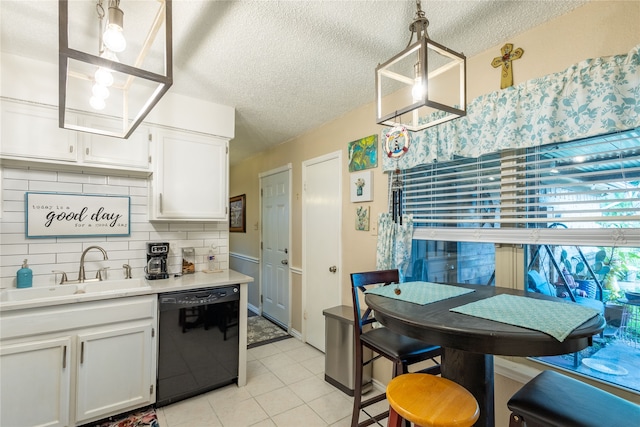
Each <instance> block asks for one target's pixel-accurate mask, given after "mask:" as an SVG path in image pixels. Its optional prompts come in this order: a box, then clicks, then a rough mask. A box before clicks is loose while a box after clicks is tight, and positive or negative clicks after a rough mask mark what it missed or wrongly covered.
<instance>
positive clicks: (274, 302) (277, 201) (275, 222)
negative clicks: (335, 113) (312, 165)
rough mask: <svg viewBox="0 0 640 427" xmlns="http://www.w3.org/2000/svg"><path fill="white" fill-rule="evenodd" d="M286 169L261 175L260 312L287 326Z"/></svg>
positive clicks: (288, 198) (288, 202) (288, 199)
mask: <svg viewBox="0 0 640 427" xmlns="http://www.w3.org/2000/svg"><path fill="white" fill-rule="evenodd" d="M289 181H290V171H289V168H287V170H284V171H280V172H276V173H271V174H266V175H264V176H261V180H260V184H261V189H262V225H263V227H262V275H261V277H262V279H261V282H262V314H263V316H265V317H267V318H269V319H271V320H274V321H276V322H277V323H279V324H281V325H282V326H284V327H286V328H288V327H289V248H290V243H289V228H290V221H289V209H290V208H289V205H290V191H289V187H290V185H289Z"/></svg>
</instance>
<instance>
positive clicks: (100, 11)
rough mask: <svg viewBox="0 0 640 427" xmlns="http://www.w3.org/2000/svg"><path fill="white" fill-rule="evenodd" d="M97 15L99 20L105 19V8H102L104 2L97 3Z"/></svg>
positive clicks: (100, 0) (99, 0)
mask: <svg viewBox="0 0 640 427" xmlns="http://www.w3.org/2000/svg"><path fill="white" fill-rule="evenodd" d="M96 13H97V14H98V19H102V18H104V7H103V6H102V0H98V3H96Z"/></svg>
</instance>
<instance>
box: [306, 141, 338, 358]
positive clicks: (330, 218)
mask: <svg viewBox="0 0 640 427" xmlns="http://www.w3.org/2000/svg"><path fill="white" fill-rule="evenodd" d="M302 179H303V203H302V211H303V212H302V216H303V218H302V240H303V254H302V271H303V291H302V293H303V301H304V320H303V330H304V336H305V341H306V342H307V343H309V344H311V345H312V346H314V347H316V348H317V349H319V350H321V351H324V350H325V341H324V337H325V327H324V320H325V319H324V315H323V314H322V311H323V310H325V309H327V308H331V307H335V306H337V305H340V303H341V301H340V273H339V271H340V267H341V265H340V263H341V259H342V257H341V244H340V236H341V235H342V228H341V218H342V155H341V152H335V153H331V154H328V155H326V156H322V157H318V158H315V159H312V160H308V161H306V162H304V163H303V167H302Z"/></svg>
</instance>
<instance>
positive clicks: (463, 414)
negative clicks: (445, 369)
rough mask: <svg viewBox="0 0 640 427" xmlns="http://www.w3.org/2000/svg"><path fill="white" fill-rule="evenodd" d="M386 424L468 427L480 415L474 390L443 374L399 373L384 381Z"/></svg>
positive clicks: (397, 425)
mask: <svg viewBox="0 0 640 427" xmlns="http://www.w3.org/2000/svg"><path fill="white" fill-rule="evenodd" d="M387 400H388V401H389V406H390V407H391V409H390V410H389V423H388V424H387V426H388V427H401V425H402V421H405V422H411V423H413V425H414V426H420V427H471V426H472V425H473V424H474V423H475V422H476V421H477V420H478V418H479V417H480V406H478V401H477V400H476V398H475V397H473V394H471V393H470V392H469V391H468V390H467V389H465V388H464V387H462V386H461V385H460V384H457V383H455V382H453V381H451V380H448V379H446V378H442V377H437V376H435V375H428V374H402V375H398V376H397V377H395V378H393V379H392V380H391V381H390V382H389V384H388V385H387Z"/></svg>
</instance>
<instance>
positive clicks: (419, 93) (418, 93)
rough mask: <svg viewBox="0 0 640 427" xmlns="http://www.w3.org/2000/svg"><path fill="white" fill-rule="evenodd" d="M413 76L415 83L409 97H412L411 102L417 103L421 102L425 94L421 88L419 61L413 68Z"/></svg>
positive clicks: (420, 66)
mask: <svg viewBox="0 0 640 427" xmlns="http://www.w3.org/2000/svg"><path fill="white" fill-rule="evenodd" d="M413 75H414V76H415V83H413V87H412V88H411V96H412V97H413V102H418V101H421V100H422V98H423V97H424V93H425V88H424V87H422V65H421V64H420V61H418V62H416V63H415V65H414V66H413Z"/></svg>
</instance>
